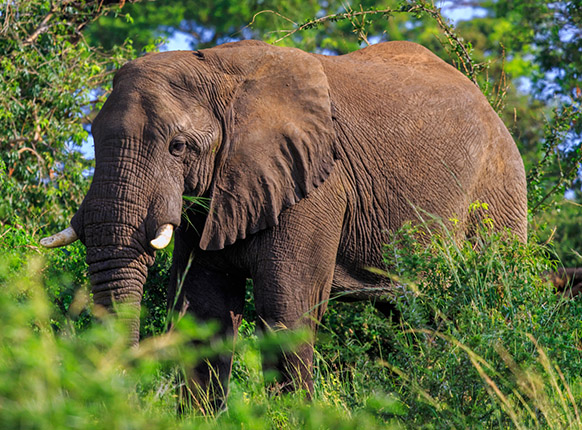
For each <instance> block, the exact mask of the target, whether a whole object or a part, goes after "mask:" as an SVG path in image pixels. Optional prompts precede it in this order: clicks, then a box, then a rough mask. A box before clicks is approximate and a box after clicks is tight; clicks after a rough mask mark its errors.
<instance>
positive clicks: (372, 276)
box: [331, 264, 394, 300]
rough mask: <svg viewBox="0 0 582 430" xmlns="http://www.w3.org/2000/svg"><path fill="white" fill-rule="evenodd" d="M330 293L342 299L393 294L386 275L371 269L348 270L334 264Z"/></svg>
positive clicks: (359, 298) (392, 288)
mask: <svg viewBox="0 0 582 430" xmlns="http://www.w3.org/2000/svg"><path fill="white" fill-rule="evenodd" d="M331 294H332V296H334V297H336V298H338V299H343V300H365V299H370V298H380V297H386V296H391V295H393V294H394V284H393V283H392V281H390V279H388V277H386V276H384V275H381V274H378V273H374V272H373V271H371V270H367V269H360V270H357V271H355V270H349V269H346V268H345V267H343V265H341V264H336V266H335V270H334V274H333V282H332V285H331Z"/></svg>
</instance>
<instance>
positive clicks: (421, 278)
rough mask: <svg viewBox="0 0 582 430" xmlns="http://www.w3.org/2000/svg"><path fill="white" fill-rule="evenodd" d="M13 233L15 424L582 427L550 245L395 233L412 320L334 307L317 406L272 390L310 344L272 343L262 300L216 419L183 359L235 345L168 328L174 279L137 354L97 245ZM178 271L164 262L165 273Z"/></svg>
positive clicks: (4, 336)
mask: <svg viewBox="0 0 582 430" xmlns="http://www.w3.org/2000/svg"><path fill="white" fill-rule="evenodd" d="M440 231H443V230H442V229H441V230H440ZM0 236H1V237H0V249H1V251H0V324H1V327H2V329H1V330H0V428H15V429H16V428H18V429H20V428H22V429H45V428H46V429H59V428H67V429H68V428H79V429H92V428H95V429H101V428H111V429H118V428H119V429H142V428H143V429H146V428H147V429H158V428H159V429H166V428H179V429H181V428H184V429H190V428H196V429H198V428H202V429H205V428H213V429H214V428H216V429H223V428H237V429H240V428H245V429H246V428H248V429H263V428H265V429H267V428H269V429H270V428H276V429H279V428H282V429H287V428H288V429H297V428H306V429H311V428H313V429H325V428H334V429H335V428H340V429H352V428H353V429H356V428H358V429H361V428H370V429H374V428H411V429H417V428H426V429H431V428H435V429H445V428H463V429H465V428H491V429H494V428H495V429H496V428H523V429H535V428H540V429H546V428H547V429H562V428H568V429H570V428H573V429H575V428H582V425H581V423H580V413H581V411H580V407H581V401H582V379H581V376H580V375H582V355H581V353H580V349H581V348H582V343H581V340H580V334H581V329H582V323H581V321H580V315H581V314H582V304H580V302H579V301H577V300H570V299H564V298H562V297H560V296H558V295H556V294H555V292H554V291H553V290H552V288H551V286H549V285H548V284H547V283H545V282H544V281H543V280H542V279H540V276H539V275H540V274H541V273H543V271H544V270H547V269H548V268H551V267H552V265H553V264H555V263H553V262H552V261H551V259H550V258H549V255H548V252H547V250H546V248H544V247H540V246H537V245H527V246H526V245H523V244H519V243H518V242H516V241H515V240H513V239H512V238H511V237H510V236H509V235H507V234H496V233H491V232H488V231H484V232H483V234H482V235H481V237H482V238H481V239H478V240H474V241H472V242H464V243H460V244H457V243H455V242H454V241H452V240H451V239H450V237H449V234H448V232H447V231H446V230H444V233H441V234H436V233H433V232H431V231H430V230H428V229H427V228H423V229H418V228H413V227H410V226H408V227H406V228H405V229H403V230H402V231H400V232H399V233H398V234H396V235H394V237H393V239H392V240H391V243H390V244H388V246H387V247H386V262H387V267H388V268H389V276H391V277H393V280H394V282H396V283H397V284H398V288H397V294H396V295H395V297H394V298H393V300H394V306H395V307H396V308H397V309H398V310H399V312H400V315H401V317H400V319H399V320H398V321H397V322H395V323H391V322H390V321H388V320H386V319H385V318H383V317H382V316H380V315H379V314H378V313H377V312H376V311H375V310H374V308H373V307H372V305H371V304H369V303H356V304H353V303H339V302H337V303H336V302H335V301H332V303H331V304H330V307H329V310H328V312H327V314H326V316H325V317H324V320H323V322H322V325H321V327H320V330H319V333H318V341H317V347H316V353H315V368H314V372H315V394H314V399H313V400H312V401H311V402H307V401H305V400H304V397H303V395H302V393H295V394H291V395H276V394H274V393H273V391H272V390H271V389H269V386H268V384H267V385H266V384H265V383H264V380H265V376H264V375H263V373H262V370H261V365H260V363H261V354H260V352H259V351H260V350H261V348H265V347H266V345H271V346H273V347H279V346H280V345H281V344H282V343H289V342H297V341H298V339H301V336H300V335H297V336H281V337H279V338H277V337H275V338H273V337H270V338H267V339H263V338H261V337H259V336H257V335H256V334H255V332H254V323H253V321H252V320H251V317H252V314H253V307H252V302H250V298H249V302H248V303H247V309H246V319H245V320H244V321H243V324H242V326H241V330H240V333H239V337H238V340H237V344H236V347H235V362H234V369H233V378H232V380H231V385H230V396H229V400H228V409H227V410H225V411H221V412H218V413H216V414H215V415H213V416H202V415H199V414H197V413H195V411H186V412H185V413H184V414H182V415H178V414H177V412H176V393H177V391H176V384H177V382H176V381H178V380H179V378H177V377H176V375H177V374H178V373H179V363H181V362H184V361H185V362H195V361H197V360H201V359H204V357H206V356H208V355H211V354H214V353H216V351H217V349H216V348H219V347H216V348H214V349H193V348H192V347H191V346H189V345H190V340H191V339H193V338H197V339H204V338H205V337H208V336H209V335H210V334H211V333H212V327H211V326H200V325H198V324H195V323H194V322H193V321H191V320H189V319H188V318H185V319H183V320H182V321H181V322H180V324H179V326H178V328H177V329H176V330H175V331H173V332H170V333H162V332H161V327H163V326H164V321H163V310H164V309H165V304H164V303H162V301H163V296H164V290H163V287H162V285H164V283H165V282H166V277H165V276H164V275H159V276H157V277H155V278H152V280H151V281H150V282H149V283H148V286H147V294H148V295H149V296H148V298H147V300H146V305H147V307H148V308H149V310H148V311H144V314H143V320H142V326H144V327H145V329H144V333H143V334H144V336H145V335H149V337H147V338H146V339H145V340H144V341H143V342H142V346H141V347H140V349H139V350H128V349H126V348H125V343H124V337H123V334H122V333H121V331H122V330H123V329H122V328H121V327H119V326H118V325H117V324H116V322H115V321H114V320H112V319H110V318H101V319H100V320H99V321H96V320H95V319H99V318H95V317H90V300H88V293H87V288H88V287H87V283H86V280H85V278H84V273H83V271H84V263H83V262H82V260H83V258H84V257H83V249H82V247H80V246H79V247H77V246H73V247H69V248H68V249H67V250H61V251H41V250H40V249H38V248H37V247H36V245H35V240H34V238H33V237H31V236H29V235H28V234H26V233H24V232H23V231H22V230H18V229H13V228H10V230H8V229H7V230H5V231H3V232H0ZM532 242H533V241H532ZM168 262H169V256H168V255H167V254H162V255H161V256H159V257H158V261H157V262H156V265H157V269H158V270H160V271H161V272H162V273H164V272H165V271H166V270H167V267H168V264H169V263H168ZM153 334H155V336H153Z"/></svg>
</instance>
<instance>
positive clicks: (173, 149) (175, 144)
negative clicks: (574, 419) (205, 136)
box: [170, 138, 186, 157]
mask: <svg viewBox="0 0 582 430" xmlns="http://www.w3.org/2000/svg"><path fill="white" fill-rule="evenodd" d="M185 151H186V141H185V140H184V139H182V138H175V139H173V140H172V141H171V142H170V154H172V155H174V156H176V157H179V156H180V155H182V154H184V152H185Z"/></svg>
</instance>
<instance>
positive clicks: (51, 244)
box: [40, 227, 79, 248]
mask: <svg viewBox="0 0 582 430" xmlns="http://www.w3.org/2000/svg"><path fill="white" fill-rule="evenodd" d="M78 238H79V237H78V236H77V233H75V230H73V227H67V228H66V229H64V230H63V231H61V232H59V233H57V234H53V235H52V236H49V237H45V238H43V239H41V240H40V244H41V245H42V246H45V247H47V248H58V247H60V246H65V245H70V244H71V243H73V242H74V241H76V240H77V239H78Z"/></svg>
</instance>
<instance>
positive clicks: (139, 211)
mask: <svg viewBox="0 0 582 430" xmlns="http://www.w3.org/2000/svg"><path fill="white" fill-rule="evenodd" d="M92 133H93V136H94V142H95V143H94V144H95V170H94V176H93V179H92V183H91V186H90V189H89V191H88V192H87V195H86V196H85V198H84V200H83V202H82V204H81V205H80V207H79V209H78V211H77V212H76V214H75V215H74V216H73V218H72V219H71V222H70V227H69V228H68V229H66V230H65V231H63V232H61V233H58V234H57V235H55V236H51V237H49V238H45V239H44V240H43V244H45V245H46V246H63V245H65V244H68V243H70V242H71V241H73V240H76V239H77V238H78V239H80V240H81V242H82V243H83V244H84V245H85V246H86V248H87V257H86V260H87V263H88V267H89V269H88V270H89V276H90V280H91V285H92V292H93V297H94V302H95V303H96V304H100V305H103V306H105V307H109V308H111V306H112V304H113V303H125V304H128V305H129V309H139V306H140V300H141V298H142V291H143V285H144V282H145V280H146V276H147V268H148V266H150V265H151V264H152V263H153V261H154V254H155V250H156V249H160V248H163V247H165V246H166V245H168V243H169V242H170V240H171V238H172V235H174V251H173V260H172V261H173V262H172V269H171V281H170V285H169V290H168V291H169V302H170V303H176V304H177V306H178V307H179V308H180V309H184V310H186V311H187V312H191V313H192V314H193V315H194V316H195V317H196V318H197V319H198V320H202V321H216V322H217V323H218V326H219V334H218V335H219V336H232V335H234V334H236V332H237V325H238V324H239V322H240V319H241V317H240V316H241V314H242V311H243V304H244V298H245V281H246V279H248V278H250V279H252V281H253V296H254V303H255V308H256V312H257V315H258V318H257V319H258V321H257V325H258V326H259V328H260V329H263V330H267V329H269V328H287V329H295V328H304V329H307V330H310V331H311V332H312V333H314V334H315V332H316V329H317V324H318V322H319V321H320V319H321V317H322V315H323V314H324V312H325V310H326V304H327V302H328V300H329V299H330V297H331V296H332V295H333V296H337V295H341V296H342V297H343V298H345V299H347V300H354V301H355V300H367V299H373V300H375V301H376V303H377V305H378V306H379V308H381V309H384V310H385V311H386V312H388V309H389V305H390V303H391V298H390V297H391V294H392V297H393V294H394V291H395V288H394V286H393V285H392V283H391V282H390V280H389V279H387V278H386V277H383V276H381V275H379V274H377V273H376V272H373V271H370V270H369V268H370V267H372V268H381V267H384V266H383V265H384V263H383V259H382V251H383V245H384V244H385V243H386V241H387V240H388V237H389V235H390V234H391V233H393V232H395V231H397V230H398V229H399V228H400V227H401V226H402V225H403V224H404V223H406V222H413V223H414V222H420V221H421V220H422V219H423V218H424V217H426V214H431V216H434V217H438V218H439V219H442V220H443V223H445V225H448V224H451V222H450V221H449V220H452V219H454V220H455V224H456V225H455V231H458V232H459V233H458V236H459V239H462V238H464V237H469V236H471V235H474V234H475V231H476V228H477V225H478V224H479V222H480V220H479V217H478V216H477V215H475V212H471V211H468V207H469V205H470V204H471V203H472V202H475V201H480V202H486V203H487V204H488V207H489V209H488V212H487V216H488V217H490V218H491V219H492V220H493V223H494V228H495V229H498V230H504V231H505V230H506V229H509V230H511V231H512V233H513V234H514V235H516V236H517V237H518V238H519V240H521V241H526V239H527V201H526V179H525V172H524V166H523V162H522V159H521V157H520V154H519V152H518V149H517V147H516V144H515V143H514V141H513V139H512V137H511V135H510V133H509V132H508V130H507V128H506V127H505V125H504V124H503V122H502V120H501V119H500V118H499V116H498V115H497V113H496V112H495V111H494V110H493V109H492V108H491V106H490V104H489V103H488V101H487V99H486V98H485V96H484V95H483V94H482V93H481V92H480V90H479V88H478V87H477V86H476V85H475V84H474V83H473V82H471V81H470V80H469V79H468V78H466V77H465V76H464V75H463V74H462V73H461V72H459V71H458V70H457V69H455V68H454V67H452V66H451V65H449V64H447V63H446V62H445V61H443V60H441V59H440V58H438V57H437V56H436V55H435V54H433V53H432V52H430V51H429V50H428V49H426V48H424V47H422V46H420V45H418V44H415V43H411V42H404V41H393V42H384V43H378V44H375V45H371V46H368V47H365V48H363V49H360V50H357V51H354V52H351V53H349V54H346V55H340V56H326V55H320V54H313V53H307V52H304V51H302V50H299V49H295V48H288V47H278V46H273V45H269V44H266V43H264V42H259V41H240V42H232V43H227V44H224V45H220V46H216V47H213V48H209V49H202V50H198V51H175V52H162V53H152V54H148V55H145V56H143V57H141V58H138V59H136V60H133V61H130V62H128V63H127V64H125V65H124V66H123V67H121V68H120V70H119V71H118V72H117V73H116V75H115V77H114V81H113V89H112V92H111V94H110V95H109V97H108V99H107V100H106V102H105V103H104V105H103V107H102V109H101V111H100V112H99V114H98V115H97V117H96V118H95V120H94V122H93V124H92ZM183 196H200V197H204V198H207V199H208V202H209V208H208V210H207V211H206V212H204V213H203V212H201V211H199V210H198V211H194V210H183ZM187 268H189V270H188V271H187V273H186V269H187ZM179 281H181V282H180V287H181V288H178V284H179ZM119 317H120V318H124V319H125V320H126V321H127V324H128V326H129V327H130V343H131V344H136V343H137V342H138V337H139V330H138V329H139V319H138V318H137V316H136V313H135V312H133V313H132V312H125V313H123V315H120V316H119ZM312 357H313V341H307V342H305V344H302V345H300V346H299V347H297V349H296V350H295V351H293V353H283V352H281V353H280V355H279V356H278V358H275V359H273V362H272V363H267V365H268V366H273V367H275V368H276V369H278V371H279V372H280V373H279V379H278V381H279V382H278V383H279V384H280V387H282V389H283V390H285V389H297V388H300V389H305V390H306V392H307V393H311V392H312V390H313V381H312V373H311V372H312V370H311V368H312ZM231 364H232V356H229V355H225V356H220V357H218V358H216V359H215V360H214V361H211V362H210V363H206V364H202V365H199V366H198V367H196V368H195V369H192V370H191V371H190V372H189V373H188V375H189V379H190V382H191V384H193V386H196V387H198V388H201V389H202V390H214V391H215V392H222V393H225V392H226V386H227V384H228V381H229V378H230V372H231ZM219 397H220V398H218V399H217V400H216V404H220V403H221V402H223V401H224V397H225V394H224V395H222V396H219Z"/></svg>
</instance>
